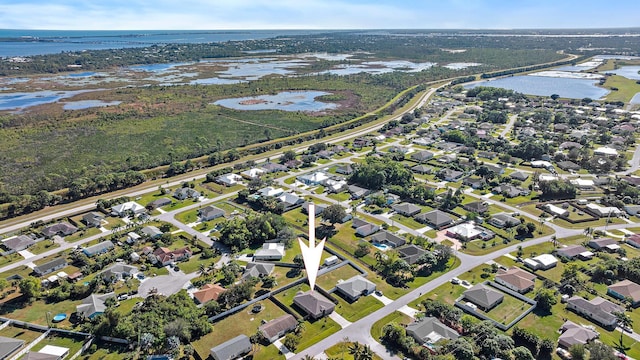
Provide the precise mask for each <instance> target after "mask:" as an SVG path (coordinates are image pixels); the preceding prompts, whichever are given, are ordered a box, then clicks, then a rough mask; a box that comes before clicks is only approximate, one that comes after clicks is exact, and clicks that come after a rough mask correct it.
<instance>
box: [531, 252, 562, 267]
mask: <svg viewBox="0 0 640 360" xmlns="http://www.w3.org/2000/svg"><path fill="white" fill-rule="evenodd" d="M533 260H534V261H536V262H538V263H540V264H542V265H543V266H549V265H552V264H557V263H558V259H556V258H555V257H554V256H553V255H551V254H542V255H538V256H536V257H534V258H533Z"/></svg>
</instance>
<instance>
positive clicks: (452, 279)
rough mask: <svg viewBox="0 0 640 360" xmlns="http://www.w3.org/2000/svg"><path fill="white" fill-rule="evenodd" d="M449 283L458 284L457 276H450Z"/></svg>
mask: <svg viewBox="0 0 640 360" xmlns="http://www.w3.org/2000/svg"><path fill="white" fill-rule="evenodd" d="M451 283H452V284H456V285H458V284H460V279H458V278H457V277H454V278H451Z"/></svg>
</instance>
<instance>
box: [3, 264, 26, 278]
mask: <svg viewBox="0 0 640 360" xmlns="http://www.w3.org/2000/svg"><path fill="white" fill-rule="evenodd" d="M32 272H33V270H31V268H30V267H28V266H26V265H22V266H18V267H17V268H15V269H12V270H9V271H5V272H3V273H0V277H2V278H4V279H6V278H8V277H9V276H12V275H20V276H21V277H23V278H24V277H27V276H29V274H31V273H32Z"/></svg>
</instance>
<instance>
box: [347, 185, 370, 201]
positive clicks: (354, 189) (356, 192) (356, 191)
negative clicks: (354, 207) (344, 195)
mask: <svg viewBox="0 0 640 360" xmlns="http://www.w3.org/2000/svg"><path fill="white" fill-rule="evenodd" d="M347 191H349V194H351V198H352V199H362V198H363V197H365V196H367V195H369V194H370V193H371V190H369V189H365V188H362V187H360V186H357V185H349V187H348V189H347Z"/></svg>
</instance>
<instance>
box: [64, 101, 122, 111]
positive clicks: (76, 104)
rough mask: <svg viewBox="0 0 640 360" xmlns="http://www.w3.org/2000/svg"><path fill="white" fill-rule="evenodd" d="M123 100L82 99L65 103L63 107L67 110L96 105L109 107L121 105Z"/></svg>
mask: <svg viewBox="0 0 640 360" xmlns="http://www.w3.org/2000/svg"><path fill="white" fill-rule="evenodd" d="M121 103H122V101H102V100H80V101H71V102H67V103H65V104H64V105H63V106H62V108H63V109H65V110H82V109H89V108H94V107H107V106H115V105H120V104H121Z"/></svg>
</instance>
